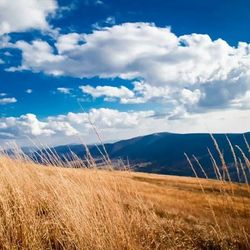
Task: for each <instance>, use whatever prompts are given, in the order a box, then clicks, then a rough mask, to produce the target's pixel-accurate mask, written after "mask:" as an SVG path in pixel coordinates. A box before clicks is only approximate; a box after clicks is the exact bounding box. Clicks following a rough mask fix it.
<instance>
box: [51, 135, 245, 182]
mask: <svg viewBox="0 0 250 250" xmlns="http://www.w3.org/2000/svg"><path fill="white" fill-rule="evenodd" d="M227 136H228V138H229V139H230V141H231V143H232V144H233V145H239V146H240V147H241V148H242V150H243V151H244V152H245V153H246V154H248V150H247V147H246V145H245V142H244V138H243V134H228V135H227ZM214 137H215V139H216V140H217V142H218V144H219V146H220V149H221V151H222V153H223V155H224V157H225V159H226V161H227V163H228V166H229V168H231V172H232V175H233V176H234V177H236V175H235V174H236V171H235V167H234V166H232V164H231V163H232V162H233V158H232V154H231V151H230V147H229V144H228V142H227V139H226V136H225V134H215V135H214ZM245 137H246V138H247V140H249V141H250V133H246V134H245ZM104 147H105V149H106V151H107V153H108V155H109V157H110V159H111V160H112V161H114V162H117V161H118V160H119V159H121V160H123V161H124V162H125V163H127V161H129V163H130V165H131V166H132V168H133V169H135V170H136V171H139V172H149V173H158V174H170V175H179V176H193V172H192V170H191V169H190V167H189V165H188V163H187V160H186V159H185V157H184V152H185V153H187V154H188V155H189V156H190V157H192V155H195V156H196V157H197V158H198V159H199V160H200V162H201V164H202V165H203V166H204V168H205V170H206V172H207V174H208V175H209V177H212V178H213V177H215V174H214V170H213V167H212V164H211V160H210V157H209V154H208V150H207V148H209V149H210V150H211V152H212V154H213V155H214V157H215V159H216V161H217V163H218V165H220V161H219V157H218V154H217V152H216V150H215V147H214V144H213V141H212V139H211V136H210V135H209V134H174V133H156V134H150V135H146V136H140V137H136V138H132V139H128V140H122V141H118V142H115V143H107V144H104ZM88 148H89V151H90V153H91V155H92V156H93V157H94V158H96V159H98V158H99V159H100V157H101V153H100V151H101V152H102V153H103V154H105V153H104V150H103V147H102V146H100V145H99V148H97V147H96V146H93V145H90V146H88ZM52 150H53V151H55V152H57V154H58V155H60V156H66V155H67V154H69V153H70V151H72V152H74V153H75V154H76V155H77V156H78V157H80V158H84V157H85V155H86V151H85V148H84V146H83V145H64V146H57V147H54V148H52ZM235 150H236V153H237V154H238V155H239V151H238V150H237V149H235ZM198 173H199V174H201V171H198Z"/></svg>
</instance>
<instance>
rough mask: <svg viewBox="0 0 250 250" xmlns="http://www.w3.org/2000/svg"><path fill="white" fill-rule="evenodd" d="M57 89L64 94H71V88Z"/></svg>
mask: <svg viewBox="0 0 250 250" xmlns="http://www.w3.org/2000/svg"><path fill="white" fill-rule="evenodd" d="M57 91H58V92H60V93H62V94H65V95H69V94H71V88H65V87H60V88H57Z"/></svg>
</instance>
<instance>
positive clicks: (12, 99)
mask: <svg viewBox="0 0 250 250" xmlns="http://www.w3.org/2000/svg"><path fill="white" fill-rule="evenodd" d="M2 94H4V93H2ZM15 102H17V99H16V98H15V97H5V98H0V105H6V104H10V103H15Z"/></svg>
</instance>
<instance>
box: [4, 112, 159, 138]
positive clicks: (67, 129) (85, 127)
mask: <svg viewBox="0 0 250 250" xmlns="http://www.w3.org/2000/svg"><path fill="white" fill-rule="evenodd" d="M152 115H154V112H153V111H140V112H119V111H118V110H113V109H104V108H101V109H92V110H90V111H89V112H83V113H68V114H67V115H59V116H50V117H47V118H46V119H44V120H39V119H38V118H37V117H36V115H34V114H26V115H22V116H20V117H3V118H0V139H2V140H3V139H9V138H15V139H17V140H18V139H21V138H24V137H27V136H28V137H31V138H32V137H35V138H43V137H44V136H45V137H47V138H48V136H49V137H56V136H60V137H62V138H64V139H65V136H66V137H67V136H75V135H86V134H87V135H88V134H89V131H90V130H92V125H91V123H93V124H95V125H96V126H97V127H98V128H99V129H101V131H106V132H107V131H109V132H111V131H115V130H127V129H134V128H135V127H136V126H138V125H139V124H140V123H141V121H143V120H144V119H146V118H147V117H149V116H152ZM7 135H9V136H7ZM66 140H67V139H66Z"/></svg>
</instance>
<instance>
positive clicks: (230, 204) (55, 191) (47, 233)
mask: <svg viewBox="0 0 250 250" xmlns="http://www.w3.org/2000/svg"><path fill="white" fill-rule="evenodd" d="M242 157H243V160H244V163H243V160H242V162H239V161H238V160H237V162H236V163H237V166H238V168H239V171H241V174H242V175H243V176H245V177H246V179H245V183H233V182H231V181H225V177H223V172H224V171H225V176H226V175H227V171H226V169H222V168H221V167H220V166H219V165H216V166H215V168H216V171H218V174H219V175H220V176H221V178H219V179H218V180H210V179H207V178H191V177H177V176H164V175H155V174H145V173H135V172H132V171H129V170H123V171H119V170H114V169H113V168H112V166H111V165H108V162H107V166H106V167H105V168H103V169H99V168H97V167H96V166H95V164H94V162H92V160H93V159H91V158H90V159H89V165H88V167H86V166H85V164H84V163H83V162H82V161H80V160H79V159H78V160H76V159H75V161H72V162H70V163H68V164H67V165H66V164H62V163H60V161H54V162H52V161H49V160H48V161H47V163H46V164H43V165H39V164H38V163H36V162H34V161H32V160H30V159H29V158H27V157H26V156H24V155H22V154H16V155H15V156H12V157H10V156H8V155H6V154H4V153H3V154H1V156H0V249H106V250H109V249H114V250H115V249H129V250H130V249H131V250H132V249H133V250H137V249H138V250H140V249H250V223H249V218H250V206H249V204H250V188H249V185H248V180H247V175H246V174H245V175H244V173H245V172H246V171H249V165H247V164H249V161H248V158H247V156H246V155H244V154H243V156H242ZM244 157H245V158H244ZM189 160H190V159H189V158H188V157H187V162H188V161H189ZM195 163H196V165H195ZM190 165H191V167H192V168H194V172H195V169H196V168H197V167H201V166H199V164H198V161H197V162H195V161H191V160H190ZM187 167H189V166H188V164H187ZM222 167H223V164H222ZM225 167H226V166H224V168H225ZM204 174H205V173H204ZM220 176H219V177H220ZM204 177H206V176H204Z"/></svg>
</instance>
